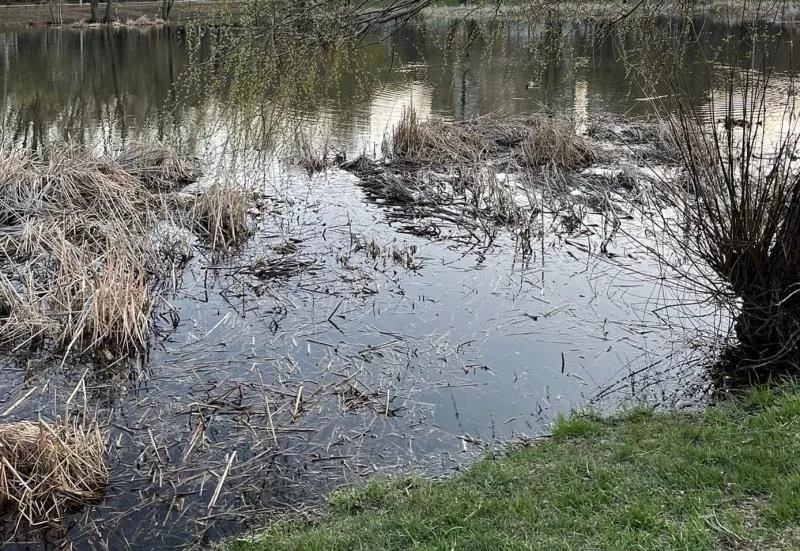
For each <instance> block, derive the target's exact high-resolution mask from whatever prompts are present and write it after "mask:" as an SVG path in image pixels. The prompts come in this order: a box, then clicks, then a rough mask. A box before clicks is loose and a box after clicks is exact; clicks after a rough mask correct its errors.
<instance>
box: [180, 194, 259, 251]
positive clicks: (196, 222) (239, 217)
mask: <svg viewBox="0 0 800 551" xmlns="http://www.w3.org/2000/svg"><path fill="white" fill-rule="evenodd" d="M248 205H249V197H248V193H247V191H246V190H244V189H242V188H240V187H237V186H234V185H232V184H230V183H215V184H214V185H212V186H211V187H210V188H209V189H208V190H206V191H205V193H202V194H201V195H199V196H198V197H197V198H196V199H195V201H194V204H193V206H192V211H191V218H192V221H193V226H194V229H195V232H196V233H197V234H198V235H199V236H200V237H201V238H202V239H204V240H206V241H207V242H208V243H209V244H210V245H211V247H212V248H214V249H229V248H233V247H237V246H239V245H241V244H242V243H244V241H246V240H247V239H248V238H249V237H250V235H251V233H252V232H251V230H250V227H249V226H248V224H247V209H248Z"/></svg>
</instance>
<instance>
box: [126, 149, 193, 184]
mask: <svg viewBox="0 0 800 551" xmlns="http://www.w3.org/2000/svg"><path fill="white" fill-rule="evenodd" d="M117 163H118V164H119V166H120V167H121V168H122V169H123V170H125V171H126V172H127V173H128V174H130V175H132V176H134V177H135V178H138V179H139V180H141V181H142V182H143V183H144V184H145V186H147V188H148V189H151V190H162V191H171V190H174V189H177V188H181V187H183V186H185V185H186V184H189V183H191V182H194V181H195V180H197V178H199V176H200V169H199V167H198V166H197V163H195V162H193V161H191V160H189V159H186V158H185V157H181V156H180V155H177V154H176V153H175V152H174V151H173V150H171V149H169V148H167V147H163V146H160V145H143V144H138V145H134V146H132V147H129V148H128V149H126V150H125V151H124V152H122V154H121V155H120V156H119V157H118V158H117Z"/></svg>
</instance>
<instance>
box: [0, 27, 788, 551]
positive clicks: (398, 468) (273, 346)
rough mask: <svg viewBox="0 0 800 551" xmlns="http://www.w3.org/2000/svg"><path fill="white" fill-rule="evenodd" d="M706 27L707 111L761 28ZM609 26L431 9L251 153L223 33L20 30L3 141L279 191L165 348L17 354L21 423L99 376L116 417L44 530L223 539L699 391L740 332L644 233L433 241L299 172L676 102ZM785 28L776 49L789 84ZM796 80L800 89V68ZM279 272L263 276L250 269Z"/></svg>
mask: <svg viewBox="0 0 800 551" xmlns="http://www.w3.org/2000/svg"><path fill="white" fill-rule="evenodd" d="M668 24H669V25H674V26H675V28H676V29H677V28H680V24H679V22H668ZM698 28H700V27H698ZM702 29H703V31H702V34H701V36H692V37H689V39H687V40H686V41H685V43H684V45H685V47H686V51H685V56H684V63H685V64H684V67H683V68H684V72H683V73H682V74H683V75H684V77H685V78H684V79H683V81H682V82H683V83H684V89H683V91H682V93H684V94H685V95H686V96H687V97H692V98H696V99H697V100H698V101H700V102H706V103H709V104H711V103H712V98H713V97H714V92H715V90H714V89H713V86H714V85H713V84H712V82H713V79H712V78H711V77H710V75H712V74H713V72H714V71H715V70H718V67H715V66H714V65H712V64H709V63H707V62H705V61H704V60H705V59H707V57H708V56H707V51H708V50H711V49H713V48H714V46H715V45H717V44H720V43H721V42H722V41H724V40H726V38H727V37H728V35H729V34H731V33H733V34H735V33H736V32H737V31H736V29H732V28H730V27H727V26H726V25H724V24H722V23H715V22H711V21H709V22H708V23H706V24H705V25H703V26H702ZM595 30H596V29H594V27H592V26H591V25H588V24H587V25H578V24H575V25H565V24H558V23H554V22H548V23H539V22H537V23H528V22H523V21H498V22H477V21H469V20H468V21H454V20H450V19H447V18H446V17H442V18H430V19H426V20H423V21H417V22H414V23H412V24H409V25H408V26H406V27H405V28H403V29H402V30H401V31H400V32H398V33H396V34H394V35H391V36H378V35H375V36H371V37H369V40H365V41H364V44H363V45H362V47H361V48H360V49H359V50H358V51H359V56H360V57H359V58H358V59H353V60H351V61H350V62H349V63H350V64H351V66H348V65H347V64H346V65H345V66H344V67H342V68H341V69H340V71H339V74H338V75H337V76H336V78H335V79H333V80H332V84H330V85H329V86H325V87H324V89H323V91H322V93H319V94H315V95H314V97H315V102H314V104H309V105H303V106H299V107H298V106H297V105H288V106H286V107H285V108H283V109H281V110H275V111H273V112H272V116H271V117H272V118H271V119H270V120H271V123H272V124H273V125H274V127H271V128H270V129H269V130H268V131H264V130H261V131H259V132H257V133H255V135H256V136H257V138H253V137H252V136H246V137H245V138H244V139H242V140H241V141H240V140H239V137H240V136H239V135H238V134H236V132H237V131H238V132H241V128H238V130H237V129H234V128H233V126H232V125H231V123H230V120H229V118H228V114H229V113H230V112H231V111H235V107H236V106H235V105H234V106H233V109H232V107H231V106H230V105H229V103H230V102H231V101H232V100H231V97H234V95H233V94H231V95H230V96H226V95H225V94H220V95H214V94H206V93H201V92H197V93H195V89H194V88H192V86H193V84H192V83H191V82H189V83H188V84H187V83H186V81H187V79H185V78H184V76H185V75H186V68H187V66H188V64H189V63H190V62H191V60H192V55H195V54H196V55H198V56H199V61H200V62H204V61H209V60H213V59H214V56H213V51H214V40H213V36H210V35H213V32H212V33H205V34H204V33H200V35H199V36H197V35H192V34H191V33H189V32H187V31H182V30H178V29H174V28H168V27H167V28H155V29H145V30H142V29H124V28H105V29H83V30H74V29H48V30H46V31H19V32H5V33H3V32H0V116H2V118H3V124H2V127H0V143H2V144H3V147H4V148H15V147H24V148H32V149H46V148H47V147H50V146H52V145H54V144H58V143H62V142H70V143H77V144H80V145H83V146H85V147H87V148H89V149H91V150H93V151H95V152H97V153H101V154H103V153H104V154H114V153H115V152H117V151H119V150H120V149H121V148H123V147H124V146H126V145H127V144H130V143H135V142H154V141H160V142H163V143H165V144H168V145H170V146H173V147H176V148H178V149H179V150H181V151H182V152H183V153H185V154H188V155H193V156H197V157H198V158H199V159H200V160H201V162H202V164H203V167H204V170H205V173H206V176H205V177H204V179H203V180H201V185H202V184H203V183H204V182H205V183H208V182H209V181H211V180H213V179H214V178H217V177H222V176H221V174H222V172H221V171H222V169H221V168H220V167H221V166H222V165H230V164H231V157H232V156H233V157H235V160H234V161H233V164H234V165H235V166H236V168H235V172H234V174H235V177H236V178H239V179H241V180H242V181H244V182H246V183H247V184H248V186H249V187H250V188H251V189H255V190H257V191H258V192H259V193H260V195H261V199H262V205H261V206H260V207H259V209H258V210H257V211H256V212H254V213H253V219H252V223H253V225H254V226H255V227H256V228H257V231H256V233H255V235H254V236H253V238H252V239H251V240H250V241H249V242H248V243H247V244H246V245H245V247H244V248H243V250H241V251H238V252H237V253H236V254H232V255H218V254H215V253H213V252H212V251H209V250H204V249H202V248H199V249H198V254H197V255H196V256H195V257H194V258H193V259H192V260H191V261H190V263H189V266H188V267H187V269H186V271H185V272H184V273H183V274H182V276H181V278H180V283H179V285H177V290H176V291H174V292H166V291H165V292H164V293H163V295H162V298H163V299H164V302H165V303H168V304H169V308H167V309H165V310H164V311H159V312H160V314H159V316H158V317H156V318H155V319H154V320H153V323H152V335H151V342H150V347H149V349H148V351H147V354H146V356H144V357H141V358H137V359H136V360H135V361H130V362H117V363H113V364H112V365H110V366H105V367H100V366H96V365H92V364H83V363H81V362H80V361H72V360H70V361H66V362H64V361H62V357H61V356H59V357H57V358H53V357H49V356H48V355H47V354H46V353H43V352H42V353H26V354H24V355H21V354H5V355H4V356H3V357H2V360H0V366H2V373H3V377H2V383H0V410H3V412H4V413H3V415H4V417H5V418H6V419H36V418H37V416H39V415H41V416H43V417H46V418H52V417H53V416H54V415H56V414H57V413H58V412H59V407H61V406H62V405H63V404H64V402H65V400H66V397H67V396H69V395H70V393H71V392H72V390H73V389H74V388H75V387H76V385H77V384H79V382H80V381H83V383H84V384H85V385H86V388H87V392H86V394H87V400H88V402H89V406H90V407H91V408H92V410H93V411H96V416H97V418H98V419H99V420H100V421H101V422H102V423H103V424H104V425H106V426H108V427H109V430H110V442H111V445H110V449H109V460H110V467H111V480H110V484H109V488H108V491H107V495H106V498H105V500H104V501H103V502H102V503H99V504H95V505H93V506H91V507H87V508H85V509H84V510H81V511H79V512H76V513H75V514H74V515H72V516H71V517H69V523H68V525H66V526H65V528H64V530H63V531H55V532H54V533H52V534H48V537H49V538H51V539H52V541H53V542H56V543H57V542H58V541H61V540H66V541H70V542H72V543H74V544H75V545H76V546H77V548H87V549H89V548H95V547H98V548H110V549H123V548H130V549H173V548H179V547H183V546H185V545H187V544H193V543H200V544H203V543H207V542H209V541H214V540H217V539H219V538H221V537H224V536H229V535H236V534H240V533H242V532H243V531H244V530H246V529H247V528H248V527H249V526H251V525H252V524H253V523H255V522H257V521H258V520H259V519H263V518H266V516H268V515H269V514H273V513H274V512H276V511H278V512H280V511H286V510H293V508H295V507H297V506H298V504H308V503H311V504H315V503H319V501H320V499H321V498H322V497H323V496H324V495H325V493H326V492H328V491H330V490H331V489H333V488H336V487H340V486H343V485H348V484H358V483H360V482H362V481H363V480H366V479H368V478H369V477H371V476H382V475H387V474H389V475H391V474H396V473H398V472H404V471H412V472H423V473H425V474H429V475H438V474H446V473H449V472H452V471H453V470H455V469H460V468H462V467H463V466H465V465H466V464H468V463H469V461H470V459H471V458H473V457H475V455H476V454H478V453H480V452H481V451H482V450H484V449H486V447H491V446H494V445H496V444H498V443H500V442H502V441H504V440H507V439H515V438H521V437H525V436H536V435H539V434H543V433H546V432H547V431H548V428H549V426H550V422H551V421H552V419H553V418H554V416H556V415H558V414H563V413H567V412H569V411H570V409H572V408H581V407H585V406H587V405H589V404H595V406H596V407H599V408H602V409H607V410H614V409H615V408H617V407H619V406H620V405H622V404H627V403H630V402H631V401H645V402H648V403H651V404H653V405H657V406H666V407H685V406H691V405H693V404H696V403H697V401H698V400H700V399H702V396H703V394H704V393H705V392H707V389H708V383H707V382H706V380H705V379H704V377H703V375H702V369H701V366H702V359H703V358H704V354H705V351H706V350H707V348H708V347H712V346H714V342H713V339H711V338H710V336H712V335H714V334H716V332H717V330H718V329H720V328H722V331H723V333H724V330H725V329H726V328H727V324H728V321H727V319H726V318H725V316H724V315H721V314H718V313H716V312H715V310H714V308H713V305H709V304H699V305H692V306H686V305H685V304H684V305H683V306H681V307H677V308H672V306H675V305H676V304H677V303H678V302H683V303H685V302H687V300H686V296H685V295H682V294H680V292H678V291H676V289H675V288H674V287H673V286H670V285H668V284H666V283H665V282H664V281H663V280H662V279H661V278H659V275H660V274H661V271H660V267H659V266H658V265H657V264H656V263H655V262H654V261H652V260H650V258H649V256H648V255H647V250H646V247H645V246H643V244H642V242H641V240H638V239H635V238H632V237H631V235H637V231H638V230H634V231H632V232H630V233H629V234H625V233H619V234H613V235H607V234H606V233H605V232H604V230H603V228H602V227H601V226H602V225H601V224H600V223H598V224H596V225H595V227H594V231H585V230H581V231H578V232H570V231H565V230H564V228H563V227H562V226H560V225H559V224H560V223H558V222H557V221H555V220H553V221H552V223H550V224H548V225H547V226H548V228H549V229H548V231H544V232H542V234H541V235H540V236H538V237H537V239H536V247H534V250H533V252H532V254H529V255H527V256H525V257H524V258H523V257H522V256H521V255H520V254H519V250H518V248H517V246H516V244H515V237H514V235H513V234H512V233H511V232H503V231H499V232H498V233H497V235H496V236H495V238H494V239H493V240H491V241H490V242H480V240H477V241H476V240H471V239H462V238H461V237H462V236H461V234H460V233H459V228H458V227H456V226H455V225H453V226H452V227H451V226H448V224H447V222H446V221H442V220H438V221H437V225H438V231H437V234H436V236H424V235H415V233H414V232H409V231H407V227H406V225H404V222H403V220H404V213H403V210H402V208H398V207H397V206H396V205H390V204H387V203H385V202H383V201H380V200H376V199H375V198H374V197H371V196H370V194H369V193H367V191H365V189H364V188H363V186H362V185H361V183H360V181H359V179H358V178H357V177H355V176H354V175H352V174H350V173H348V172H346V171H344V170H340V169H338V168H335V167H331V168H329V169H328V170H326V171H323V172H320V173H314V174H309V173H307V172H306V171H304V170H302V169H300V168H298V167H297V166H295V163H293V162H292V160H291V156H292V153H291V152H292V151H293V149H292V144H293V143H295V142H296V141H297V140H300V139H302V140H306V141H308V142H310V143H312V144H315V147H317V146H318V147H322V146H323V145H326V144H327V145H329V146H331V147H335V148H336V149H337V150H341V151H343V152H345V153H346V154H347V155H348V157H350V158H352V157H353V156H355V155H357V154H359V153H361V152H364V151H365V152H368V153H370V154H373V153H375V154H379V152H380V148H381V142H382V140H383V137H384V135H385V134H386V133H387V132H390V131H391V129H392V127H393V125H395V124H396V123H397V121H398V120H400V117H401V116H402V113H403V109H404V108H407V107H409V106H413V107H414V109H415V110H416V111H417V113H418V114H419V115H420V116H422V117H429V116H440V117H443V118H445V119H447V120H462V119H467V118H471V117H474V116H478V115H483V114H486V113H490V112H494V111H505V112H515V113H516V112H519V113H524V112H530V111H540V110H542V109H549V110H555V111H558V112H560V113H567V114H569V115H570V116H572V117H573V118H574V120H576V121H577V122H578V123H579V124H586V123H587V122H588V121H590V120H594V119H597V118H615V117H631V116H637V115H639V116H645V115H651V114H653V113H654V112H655V108H654V106H653V103H652V101H650V100H651V99H652V95H653V90H652V89H651V88H649V87H648V86H645V85H643V84H641V81H640V80H638V79H637V78H636V77H635V75H634V74H633V73H632V72H631V70H630V65H631V59H630V56H634V57H635V56H642V59H641V60H639V63H641V64H645V63H646V62H647V59H646V56H647V55H649V54H648V53H647V51H646V48H644V47H641V48H639V47H638V45H637V43H636V39H637V37H636V35H635V33H632V34H631V35H629V36H618V35H615V34H613V33H611V34H608V35H603V36H601V37H600V38H598V37H597V35H596V33H595V32H594V31H595ZM785 33H786V37H787V38H793V37H794V34H795V33H794V31H793V30H788V31H785ZM676 40H678V39H676ZM193 41H197V42H193ZM193 43H194V44H195V46H192V44H193ZM785 43H786V44H787V46H786V51H783V50H780V51H779V56H778V57H777V58H776V61H775V64H776V67H777V69H778V72H779V73H780V72H786V73H787V74H789V73H791V72H793V71H794V70H795V69H796V67H794V66H793V64H794V63H796V61H795V60H794V59H793V56H792V55H791V52H790V51H789V50H790V46H789V43H790V41H789V40H788V39H787V40H786V42H785ZM197 44H199V46H198V45H197ZM193 47H194V48H195V49H194V50H192V48H193ZM750 62H752V60H751V61H750ZM750 62H747V61H743V66H745V68H746V65H747V63H750ZM752 63H755V62H752ZM364 75H368V76H369V79H365V78H364ZM776 82H777V84H776V86H777V88H776V91H775V93H776V94H778V95H781V94H785V92H786V91H785V89H782V88H781V86H783V85H784V84H786V83H788V82H789V79H788V78H787V79H785V81H784V80H781V79H780V78H777V79H776ZM782 83H783V84H782ZM786 85H788V84H786ZM664 93H667V91H666V90H665V91H664ZM709 112H711V110H709ZM282 117H283V118H286V119H291V124H283V122H284V119H283V118H282ZM281 132H283V134H281ZM276 134H277V136H278V138H276V137H275V135H276ZM232 143H235V144H236V151H235V154H233V153H232V152H231V144H232ZM277 144H280V145H277ZM287 144H288V145H287ZM584 214H586V213H584ZM584 214H581V216H583V215H584ZM586 216H589V217H590V216H591V213H588V214H586ZM636 223H638V222H637V221H636V220H633V221H632V222H631V224H634V225H635V224H636ZM589 227H591V224H589ZM646 231H647V228H646V227H644V226H643V227H642V228H641V232H640V233H641V234H642V235H645V234H646ZM601 246H603V247H610V248H611V249H613V251H614V252H615V256H614V258H613V260H612V259H610V258H609V257H608V256H607V255H606V256H604V255H601V254H598V253H599V251H600V248H601ZM287 256H289V257H291V260H292V261H291V262H284V263H283V264H281V265H280V268H279V269H275V270H273V271H269V270H268V269H267V268H270V267H275V265H274V264H270V260H271V259H275V258H285V257H287ZM258 263H261V264H258ZM256 264H258V265H261V266H264V267H265V269H264V270H262V272H261V274H262V275H261V276H260V277H254V276H253V275H252V274H253V270H246V269H245V268H246V267H249V268H252V267H253V266H254V265H256ZM223 473H224V476H223ZM217 489H219V490H220V491H219V492H216V491H215V490H217ZM22 539H24V538H22ZM13 543H15V544H17V545H20V546H24V545H26V544H25V542H24V541H21V539H20V538H18V539H16V540H14V542H13Z"/></svg>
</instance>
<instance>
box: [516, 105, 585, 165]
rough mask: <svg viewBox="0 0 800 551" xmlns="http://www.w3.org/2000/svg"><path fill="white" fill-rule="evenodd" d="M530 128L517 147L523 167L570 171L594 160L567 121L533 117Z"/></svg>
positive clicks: (581, 139)
mask: <svg viewBox="0 0 800 551" xmlns="http://www.w3.org/2000/svg"><path fill="white" fill-rule="evenodd" d="M530 128H531V131H530V132H529V134H528V136H527V137H526V138H525V139H524V140H523V141H522V144H521V148H522V152H521V160H522V163H523V164H526V165H528V166H541V165H553V166H557V167H564V168H568V169H569V168H573V169H574V168H580V167H582V166H586V165H588V164H591V163H592V162H593V161H594V159H595V155H594V153H593V152H592V150H591V149H590V148H589V145H588V144H587V142H586V141H585V140H584V139H583V138H582V137H580V136H578V134H577V133H576V132H575V127H574V125H573V124H572V122H571V121H568V120H564V119H557V118H555V117H536V118H533V119H530Z"/></svg>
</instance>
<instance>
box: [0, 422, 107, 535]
mask: <svg viewBox="0 0 800 551" xmlns="http://www.w3.org/2000/svg"><path fill="white" fill-rule="evenodd" d="M107 486H108V466H107V464H106V436H105V435H104V434H103V432H102V431H101V430H100V427H99V425H98V424H97V423H96V422H90V423H78V422H59V423H54V424H50V423H46V422H44V421H41V420H40V421H39V422H37V423H33V422H30V421H19V422H13V423H4V424H0V504H2V506H4V507H6V508H11V509H13V510H15V511H16V512H18V513H19V515H21V516H22V518H24V519H25V520H26V521H27V522H28V523H29V524H30V525H32V526H35V525H40V524H46V523H56V522H58V521H59V520H60V519H63V518H64V515H65V514H66V513H67V512H68V511H69V510H70V509H71V508H73V507H75V506H78V505H81V504H85V503H89V502H92V501H95V500H97V499H100V498H102V497H103V495H104V493H105V489H106V487H107Z"/></svg>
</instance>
